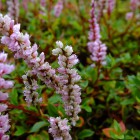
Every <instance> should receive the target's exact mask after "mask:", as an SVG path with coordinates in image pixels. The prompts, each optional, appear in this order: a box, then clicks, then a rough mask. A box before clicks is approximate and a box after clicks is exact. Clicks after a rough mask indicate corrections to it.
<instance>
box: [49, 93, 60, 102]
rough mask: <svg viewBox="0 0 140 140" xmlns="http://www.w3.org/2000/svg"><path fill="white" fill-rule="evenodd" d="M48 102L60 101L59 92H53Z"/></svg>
mask: <svg viewBox="0 0 140 140" xmlns="http://www.w3.org/2000/svg"><path fill="white" fill-rule="evenodd" d="M48 101H49V103H51V104H55V103H57V102H62V100H61V97H60V95H59V94H54V95H53V96H52V97H50V98H49V99H48Z"/></svg>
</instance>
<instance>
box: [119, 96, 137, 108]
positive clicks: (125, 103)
mask: <svg viewBox="0 0 140 140" xmlns="http://www.w3.org/2000/svg"><path fill="white" fill-rule="evenodd" d="M134 103H135V100H134V99H133V98H132V99H125V100H123V101H122V102H121V105H122V106H126V105H133V104H134Z"/></svg>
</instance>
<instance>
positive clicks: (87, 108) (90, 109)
mask: <svg viewBox="0 0 140 140" xmlns="http://www.w3.org/2000/svg"><path fill="white" fill-rule="evenodd" d="M81 108H83V109H84V110H86V111H87V112H92V108H91V107H90V106H88V105H82V106H81Z"/></svg>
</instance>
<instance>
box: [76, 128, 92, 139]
mask: <svg viewBox="0 0 140 140" xmlns="http://www.w3.org/2000/svg"><path fill="white" fill-rule="evenodd" d="M93 134H94V131H92V130H90V129H84V130H83V131H81V132H80V133H79V134H78V138H79V139H84V138H87V137H91V136H92V135H93Z"/></svg>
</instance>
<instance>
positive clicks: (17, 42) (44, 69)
mask: <svg viewBox="0 0 140 140" xmlns="http://www.w3.org/2000/svg"><path fill="white" fill-rule="evenodd" d="M0 32H1V33H2V35H3V36H2V38H1V42H2V43H3V44H5V45H7V46H8V48H9V49H10V50H11V51H12V52H14V53H15V55H14V57H15V58H17V59H18V58H23V59H24V60H25V62H26V63H27V65H28V66H29V67H30V68H31V69H32V71H33V73H34V75H37V76H38V78H39V79H41V80H42V81H43V82H44V83H45V84H46V85H47V86H49V87H53V88H55V87H56V84H57V81H56V76H55V70H54V69H52V68H51V66H50V65H49V63H48V62H45V55H44V53H43V52H42V53H41V54H38V52H37V49H38V47H37V45H36V44H34V45H32V46H31V42H30V39H29V38H30V37H29V35H28V34H27V33H26V34H23V33H22V32H20V24H15V25H14V20H12V19H11V18H10V17H9V16H7V15H6V16H4V17H3V16H2V15H0Z"/></svg>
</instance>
